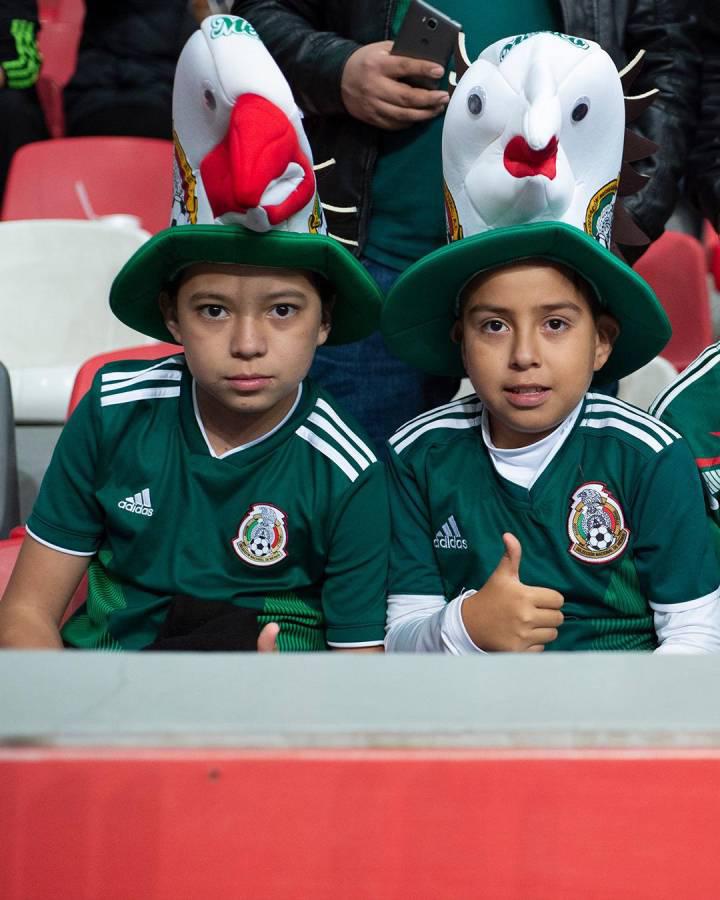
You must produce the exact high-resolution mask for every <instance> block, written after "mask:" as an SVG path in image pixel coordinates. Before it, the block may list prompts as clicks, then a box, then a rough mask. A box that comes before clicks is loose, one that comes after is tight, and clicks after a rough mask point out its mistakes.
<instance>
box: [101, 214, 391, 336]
mask: <svg viewBox="0 0 720 900" xmlns="http://www.w3.org/2000/svg"><path fill="white" fill-rule="evenodd" d="M203 262H207V263H234V264H237V265H248V266H268V267H271V268H283V269H299V270H305V271H310V272H317V273H318V274H319V275H322V276H324V277H325V278H326V279H327V280H328V281H329V282H330V284H331V285H332V286H333V287H334V289H335V292H336V296H335V305H334V307H333V311H332V329H331V331H330V336H329V338H328V341H327V342H328V344H347V343H350V342H351V341H357V340H360V339H361V338H364V337H367V336H368V335H369V334H371V333H372V332H373V331H374V330H375V329H376V328H377V327H378V321H379V317H380V306H381V303H382V294H381V292H380V288H379V287H378V286H377V284H376V283H375V281H374V279H373V278H372V277H371V275H370V274H369V273H368V272H367V270H366V269H365V268H364V266H363V265H362V263H360V262H358V260H357V259H355V257H354V256H353V255H352V254H351V253H350V252H349V251H347V250H346V249H345V248H344V247H342V246H340V244H338V243H337V241H335V240H333V238H330V237H327V236H326V235H322V234H298V233H296V232H290V231H268V232H265V233H262V234H260V233H257V232H254V231H249V230H248V229H247V228H244V227H243V226H242V225H186V226H182V227H179V226H178V227H175V228H166V229H165V230H164V231H160V232H159V233H158V234H156V235H154V236H153V237H152V238H150V240H149V241H148V242H147V243H145V244H143V245H142V247H140V248H139V249H138V250H136V252H135V253H134V254H133V255H132V256H131V257H130V259H129V260H128V261H127V262H126V263H125V265H124V266H123V268H122V269H121V270H120V272H118V274H117V276H116V277H115V280H114V281H113V284H112V287H111V289H110V308H111V309H112V311H113V312H114V313H115V315H116V316H117V317H118V319H120V321H121V322H124V323H125V325H128V326H129V327H130V328H134V329H135V330H136V331H139V332H141V333H142V334H146V335H148V336H149V337H152V338H156V339H157V340H159V341H168V342H170V343H174V342H175V341H174V338H173V337H172V335H171V334H170V332H169V331H168V330H167V328H166V327H165V322H164V321H163V317H162V314H161V312H160V307H159V305H158V298H159V296H160V293H161V292H162V291H163V290H164V289H165V288H166V287H167V286H168V284H169V283H170V282H171V281H172V279H173V278H175V276H176V275H177V274H178V273H179V272H180V271H181V270H182V269H184V268H186V267H187V266H191V265H194V264H196V263H203Z"/></svg>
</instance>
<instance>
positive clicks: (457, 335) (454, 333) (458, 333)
mask: <svg viewBox="0 0 720 900" xmlns="http://www.w3.org/2000/svg"><path fill="white" fill-rule="evenodd" d="M450 340H451V341H452V342H453V344H460V356H461V357H462V364H463V367H464V368H465V370H467V365H466V363H465V344H464V342H463V323H462V319H456V320H455V321H454V322H453V324H452V327H451V328H450Z"/></svg>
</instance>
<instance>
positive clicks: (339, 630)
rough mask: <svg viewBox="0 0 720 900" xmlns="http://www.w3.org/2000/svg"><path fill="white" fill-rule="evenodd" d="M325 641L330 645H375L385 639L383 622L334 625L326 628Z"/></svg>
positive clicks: (379, 644)
mask: <svg viewBox="0 0 720 900" xmlns="http://www.w3.org/2000/svg"><path fill="white" fill-rule="evenodd" d="M325 641H326V643H327V644H328V645H329V646H330V647H348V648H351V647H377V646H381V645H382V644H383V643H384V641H385V623H382V624H380V623H378V624H376V625H347V626H342V625H334V626H331V627H329V628H327V630H326V633H325Z"/></svg>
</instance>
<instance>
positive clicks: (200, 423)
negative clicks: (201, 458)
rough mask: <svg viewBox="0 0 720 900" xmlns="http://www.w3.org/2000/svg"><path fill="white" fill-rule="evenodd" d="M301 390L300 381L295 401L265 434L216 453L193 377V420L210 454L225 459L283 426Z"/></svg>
mask: <svg viewBox="0 0 720 900" xmlns="http://www.w3.org/2000/svg"><path fill="white" fill-rule="evenodd" d="M302 392H303V386H302V382H300V384H299V385H298V389H297V397H296V398H295V402H294V403H293V405H292V406H291V407H290V409H289V411H288V412H287V414H286V415H285V416H284V417H283V418H282V419H281V420H280V421H279V422H278V423H277V425H275V426H274V427H273V428H271V429H270V431H268V432H266V433H265V434H261V435H260V437H256V438H255V439H254V440H252V441H248V442H247V444H240V446H239V447H233V448H232V449H230V450H226V451H225V452H224V453H221V454H219V455H218V454H217V453H216V452H215V451H214V450H213V448H212V444H211V443H210V441H209V440H208V436H207V432H206V431H205V425H204V424H203V420H202V417H201V416H200V409H199V408H198V402H197V385H196V382H195V379H194V378H193V382H192V401H193V409H194V410H195V421H196V422H197V424H198V428H199V429H200V434H202V436H203V439H204V441H205V444H206V445H207V448H208V451H209V453H210V456H212V457H214V458H215V459H225V457H226V456H232V455H233V453H240V452H241V451H242V450H249V449H250V447H254V446H255V445H256V444H259V443H261V442H262V441H266V440H267V439H268V438H269V437H272V435H273V434H275V432H277V431H279V430H280V429H281V428H282V427H283V425H285V423H286V422H287V421H288V420H289V419H290V418H291V416H292V414H293V413H294V412H295V410H296V409H297V408H298V404H299V403H300V398H301V397H302Z"/></svg>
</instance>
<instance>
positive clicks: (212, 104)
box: [203, 88, 217, 110]
mask: <svg viewBox="0 0 720 900" xmlns="http://www.w3.org/2000/svg"><path fill="white" fill-rule="evenodd" d="M203 99H204V100H205V106H207V108H208V109H210V110H214V109H215V108H216V107H217V100H216V99H215V94H213V92H212V91H211V90H210V88H205V90H204V91H203Z"/></svg>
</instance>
